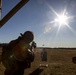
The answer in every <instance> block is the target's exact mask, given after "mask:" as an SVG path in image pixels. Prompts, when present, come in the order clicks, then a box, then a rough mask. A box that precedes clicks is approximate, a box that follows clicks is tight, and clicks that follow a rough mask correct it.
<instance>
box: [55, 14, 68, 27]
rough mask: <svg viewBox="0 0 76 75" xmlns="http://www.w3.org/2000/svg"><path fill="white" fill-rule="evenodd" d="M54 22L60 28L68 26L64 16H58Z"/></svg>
mask: <svg viewBox="0 0 76 75" xmlns="http://www.w3.org/2000/svg"><path fill="white" fill-rule="evenodd" d="M55 22H57V23H58V25H60V26H63V25H66V24H68V17H67V16H66V15H64V14H61V15H58V17H57V18H56V19H55Z"/></svg>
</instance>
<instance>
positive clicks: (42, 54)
mask: <svg viewBox="0 0 76 75" xmlns="http://www.w3.org/2000/svg"><path fill="white" fill-rule="evenodd" d="M41 58H42V61H47V52H46V50H45V48H43V51H42V52H41Z"/></svg>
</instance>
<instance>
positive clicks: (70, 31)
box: [0, 0, 76, 47]
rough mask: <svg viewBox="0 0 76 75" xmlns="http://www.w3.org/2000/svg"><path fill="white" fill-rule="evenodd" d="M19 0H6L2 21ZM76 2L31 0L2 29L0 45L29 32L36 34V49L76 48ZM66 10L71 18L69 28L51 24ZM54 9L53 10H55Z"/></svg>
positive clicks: (0, 31)
mask: <svg viewBox="0 0 76 75" xmlns="http://www.w3.org/2000/svg"><path fill="white" fill-rule="evenodd" d="M19 1H20V0H3V2H2V18H3V17H4V16H5V15H6V14H7V13H8V12H9V11H10V10H11V9H12V8H13V7H14V6H15V5H16V4H17V3H18V2H19ZM75 8H76V0H29V2H28V3H27V4H26V5H24V6H23V7H22V8H21V9H20V10H19V11H18V12H17V13H16V14H15V15H14V16H13V17H12V18H11V19H10V20H9V21H8V22H7V23H6V24H5V25H4V26H3V27H2V28H1V29H0V43H8V42H10V41H11V40H14V39H16V38H18V36H20V33H24V32H25V31H27V30H30V31H33V33H34V36H35V38H34V40H35V42H36V43H37V46H39V47H41V46H43V44H44V46H45V47H76V25H75V24H76V18H75V17H76V10H75ZM64 9H66V12H67V15H68V16H70V17H72V18H71V19H70V20H69V22H68V26H69V27H70V28H68V27H67V26H66V25H64V26H61V27H60V29H59V31H58V27H59V26H58V23H51V22H52V21H54V19H55V18H56V17H57V16H56V14H55V13H54V11H55V12H56V13H58V14H60V13H61V12H63V11H64ZM53 10H54V11H53Z"/></svg>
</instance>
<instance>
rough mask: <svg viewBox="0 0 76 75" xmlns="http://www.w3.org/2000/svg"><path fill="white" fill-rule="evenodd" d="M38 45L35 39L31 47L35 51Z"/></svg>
mask: <svg viewBox="0 0 76 75" xmlns="http://www.w3.org/2000/svg"><path fill="white" fill-rule="evenodd" d="M36 47H37V44H36V43H35V42H34V41H33V42H32V43H31V49H32V50H33V51H34V49H35V48H36Z"/></svg>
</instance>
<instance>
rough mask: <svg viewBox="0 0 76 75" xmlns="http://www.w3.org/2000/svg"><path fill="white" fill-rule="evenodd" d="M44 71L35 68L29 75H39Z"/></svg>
mask: <svg viewBox="0 0 76 75" xmlns="http://www.w3.org/2000/svg"><path fill="white" fill-rule="evenodd" d="M43 70H44V69H41V68H37V69H36V70H35V71H33V72H32V73H31V74H29V75H40V73H41V72H42V71H43Z"/></svg>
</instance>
